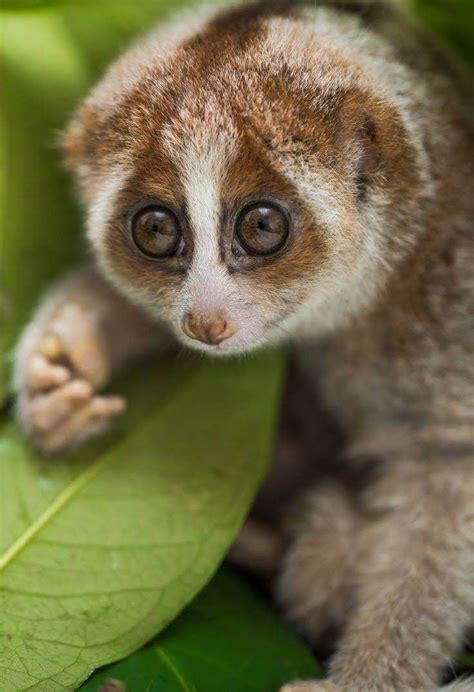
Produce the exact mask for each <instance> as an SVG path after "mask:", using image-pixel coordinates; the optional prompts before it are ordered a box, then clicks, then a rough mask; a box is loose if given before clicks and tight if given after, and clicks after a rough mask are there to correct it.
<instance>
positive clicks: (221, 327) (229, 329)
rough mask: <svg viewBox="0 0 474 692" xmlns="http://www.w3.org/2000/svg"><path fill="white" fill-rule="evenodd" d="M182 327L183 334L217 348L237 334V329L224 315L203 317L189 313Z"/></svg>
mask: <svg viewBox="0 0 474 692" xmlns="http://www.w3.org/2000/svg"><path fill="white" fill-rule="evenodd" d="M182 326H183V332H184V333H185V334H187V336H189V337H190V338H191V339H196V340H197V341H202V342H203V343H205V344H210V345H211V346H217V344H220V343H221V341H225V340H226V339H229V338H230V337H231V336H232V335H233V334H235V328H234V327H233V326H232V324H231V323H230V322H229V320H227V319H225V318H224V317H222V315H213V316H211V317H201V316H200V315H195V314H193V313H192V312H188V313H186V315H185V316H184V318H183V325H182Z"/></svg>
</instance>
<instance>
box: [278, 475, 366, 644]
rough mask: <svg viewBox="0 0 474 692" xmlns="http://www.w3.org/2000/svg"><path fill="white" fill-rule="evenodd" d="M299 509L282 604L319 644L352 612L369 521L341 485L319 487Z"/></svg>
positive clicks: (280, 592) (282, 587) (280, 584)
mask: <svg viewBox="0 0 474 692" xmlns="http://www.w3.org/2000/svg"><path fill="white" fill-rule="evenodd" d="M296 509H297V511H296V512H295V515H294V520H293V522H292V524H293V525H292V526H290V528H291V533H293V534H294V538H293V540H292V541H291V544H290V548H289V549H288V552H287V554H286V556H285V557H284V560H283V565H282V570H281V574H280V578H279V581H278V588H277V592H278V599H279V601H280V602H281V604H282V605H283V607H284V609H285V611H286V614H287V616H288V617H289V618H290V619H291V620H293V621H294V622H295V623H296V624H297V625H298V627H299V629H300V630H301V631H302V632H303V633H304V634H306V635H307V636H308V637H309V638H310V639H311V640H312V641H315V640H319V639H320V638H321V636H322V635H324V634H326V632H327V631H328V630H330V631H333V630H334V629H337V628H339V627H340V626H341V625H342V624H343V622H344V621H345V619H346V618H347V615H348V612H349V610H350V608H351V607H352V601H353V598H354V591H355V586H356V578H357V577H356V565H357V563H358V561H359V560H360V551H361V547H362V546H361V543H360V541H359V536H360V535H361V532H362V527H363V526H365V522H366V519H365V518H364V517H363V515H362V514H361V512H360V511H359V509H358V508H357V507H356V505H355V502H354V500H353V498H352V497H351V496H350V495H349V493H348V491H347V490H346V489H345V488H344V487H343V486H342V485H339V484H325V485H322V486H321V487H318V488H317V489H316V490H315V491H313V492H311V493H308V494H307V496H306V497H305V498H303V500H302V501H300V500H298V502H297V504H296Z"/></svg>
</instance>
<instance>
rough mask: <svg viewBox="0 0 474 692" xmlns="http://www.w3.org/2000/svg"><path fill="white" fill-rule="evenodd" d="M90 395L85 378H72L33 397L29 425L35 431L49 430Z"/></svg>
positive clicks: (90, 387)
mask: <svg viewBox="0 0 474 692" xmlns="http://www.w3.org/2000/svg"><path fill="white" fill-rule="evenodd" d="M91 396H92V386H91V385H90V384H89V382H86V381H85V380H73V381H72V382H68V383H66V384H65V385H64V386H63V387H59V388H58V389H55V390H54V391H52V392H50V393H48V394H42V395H40V396H37V397H35V398H34V399H33V400H32V401H31V403H30V420H31V427H32V428H33V429H34V430H37V431H45V430H51V429H52V428H54V427H55V426H57V425H58V424H59V423H60V421H62V420H63V419H64V418H66V417H67V416H70V415H71V414H72V413H73V412H74V411H75V410H77V409H78V408H80V407H82V406H84V404H86V403H87V401H88V400H90V398H91Z"/></svg>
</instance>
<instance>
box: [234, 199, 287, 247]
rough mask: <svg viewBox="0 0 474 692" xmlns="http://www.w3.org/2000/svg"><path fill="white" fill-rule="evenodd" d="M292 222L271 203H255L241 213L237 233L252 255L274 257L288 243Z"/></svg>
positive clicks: (243, 245) (237, 223)
mask: <svg viewBox="0 0 474 692" xmlns="http://www.w3.org/2000/svg"><path fill="white" fill-rule="evenodd" d="M289 230H290V222H289V218H288V215H287V213H286V212H285V211H283V210H282V209H280V208H279V207H277V206H276V205H275V204H273V202H272V203H269V202H255V203H253V204H251V205H249V206H247V207H245V208H244V209H242V211H241V212H240V214H239V215H238V217H237V222H236V228H235V233H236V236H237V238H238V240H239V242H240V244H241V246H242V248H243V250H245V252H247V253H248V254H250V255H272V254H274V253H275V252H278V250H280V249H281V248H282V247H283V245H284V244H285V242H286V239H287V238H288V233H289Z"/></svg>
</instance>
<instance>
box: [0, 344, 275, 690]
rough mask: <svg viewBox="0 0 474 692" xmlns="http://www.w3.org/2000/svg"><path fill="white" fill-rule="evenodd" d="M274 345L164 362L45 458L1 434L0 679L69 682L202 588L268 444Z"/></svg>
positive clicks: (144, 635)
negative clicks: (80, 438)
mask: <svg viewBox="0 0 474 692" xmlns="http://www.w3.org/2000/svg"><path fill="white" fill-rule="evenodd" d="M280 374H281V360H280V356H278V355H273V356H260V357H258V358H253V359H249V360H247V361H245V362H242V363H228V362H222V361H216V362H212V363H207V364H205V363H202V362H201V363H200V364H199V365H196V364H193V365H186V362H185V361H182V362H180V363H174V364H171V363H165V364H163V365H161V366H157V367H156V368H155V369H151V370H150V368H145V370H144V371H143V372H142V374H141V376H140V377H138V376H137V374H136V373H135V374H134V375H132V376H131V377H130V378H129V381H128V383H127V384H126V385H124V386H122V387H119V389H120V390H125V391H126V392H127V393H128V396H129V400H130V414H129V415H128V417H126V419H125V421H124V422H123V424H122V427H121V429H119V430H118V431H117V432H116V434H115V435H114V437H113V438H112V439H109V440H108V441H101V442H99V443H98V445H96V446H95V447H94V448H92V449H89V450H88V451H87V450H86V451H85V452H82V453H81V454H79V455H77V456H76V457H71V458H69V459H64V460H61V461H54V462H51V461H46V460H42V459H41V458H40V457H38V456H36V455H35V454H33V453H32V452H31V450H29V449H28V448H27V447H26V446H25V443H24V441H23V440H22V438H21V435H19V434H18V433H17V431H16V430H15V428H14V426H13V425H11V424H8V423H6V424H5V425H4V428H3V430H2V433H1V438H0V478H1V490H0V496H1V497H0V506H1V513H2V515H1V521H0V599H1V603H0V612H1V613H2V619H1V621H0V641H2V642H4V644H5V646H4V647H3V649H2V650H1V652H0V671H2V672H1V674H0V689H1V690H2V691H3V690H5V691H7V690H8V692H13V691H16V690H44V691H45V692H55V690H64V689H70V688H72V687H74V686H75V685H77V684H78V683H79V682H81V681H82V680H83V679H84V678H85V677H87V675H88V674H90V672H91V671H92V670H93V669H94V668H95V667H97V666H99V665H103V664H105V663H108V662H111V661H114V660H118V659H120V658H122V657H124V656H126V655H128V654H130V653H131V652H133V651H134V650H136V649H137V648H138V647H140V646H141V645H143V644H144V643H145V642H146V641H148V640H149V639H150V638H151V637H153V636H154V635H155V634H156V633H157V632H159V631H160V630H161V629H162V628H163V627H164V626H165V625H166V624H167V623H169V622H170V621H171V620H172V619H173V618H174V617H175V616H176V615H177V613H178V612H179V611H180V610H181V609H182V608H183V606H184V605H185V604H186V603H187V602H188V601H189V600H190V599H191V598H192V597H193V596H194V595H195V594H196V593H197V592H198V591H199V590H200V589H201V588H202V586H203V585H204V584H205V583H206V582H207V580H208V579H209V577H210V576H211V574H212V573H213V572H214V570H215V569H216V567H217V565H218V564H219V562H220V560H221V559H222V557H223V555H224V553H225V551H226V549H227V547H228V545H229V543H230V542H231V541H232V539H233V537H234V535H235V534H236V532H237V530H238V528H239V526H240V524H241V522H242V520H243V518H244V515H245V513H246V512H247V510H248V508H249V505H250V503H251V501H252V499H253V496H254V494H255V492H256V488H257V486H258V483H259V481H260V480H261V478H262V475H263V473H264V470H265V466H266V461H267V459H268V457H269V453H270V445H271V439H272V423H273V416H274V412H275V410H276V401H277V397H278V390H279V380H280Z"/></svg>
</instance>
